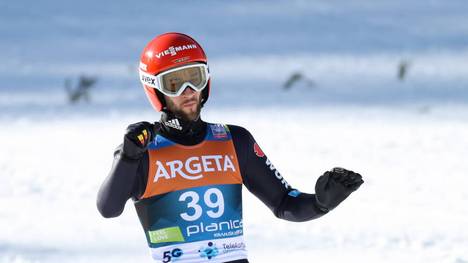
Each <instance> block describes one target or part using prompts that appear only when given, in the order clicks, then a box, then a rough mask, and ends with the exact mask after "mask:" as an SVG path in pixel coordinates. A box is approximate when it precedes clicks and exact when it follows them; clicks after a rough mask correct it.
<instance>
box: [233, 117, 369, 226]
mask: <svg viewBox="0 0 468 263" xmlns="http://www.w3.org/2000/svg"><path fill="white" fill-rule="evenodd" d="M229 129H230V131H231V134H232V138H233V142H234V146H235V148H236V152H237V157H238V160H239V165H240V170H241V173H242V179H243V181H244V185H245V186H246V187H247V189H248V190H249V191H250V192H252V193H253V194H254V195H255V196H257V197H258V198H259V199H260V200H261V201H262V202H263V203H265V204H266V205H267V206H268V207H269V208H270V209H271V211H272V212H273V213H274V214H275V216H277V217H278V218H281V219H285V220H288V221H296V222H302V221H308V220H312V219H315V218H318V217H320V216H322V215H324V214H326V213H327V212H328V211H329V210H331V209H333V208H334V207H331V206H328V204H329V203H330V202H328V200H333V201H335V203H334V204H333V205H335V204H336V205H338V203H339V202H341V201H342V200H344V198H346V197H344V198H342V199H341V200H340V198H341V197H342V196H343V195H345V194H347V195H349V193H343V194H341V193H339V195H338V197H337V196H336V193H334V192H333V191H334V189H335V188H333V187H334V184H333V186H332V188H331V189H330V188H327V187H329V186H330V185H331V184H329V183H328V180H334V179H333V178H332V177H331V176H330V175H329V174H326V175H323V176H321V177H320V182H325V184H323V183H321V184H318V185H316V187H318V186H319V187H321V188H320V189H317V190H319V191H317V192H320V193H322V195H323V193H325V194H327V196H326V197H327V198H325V199H324V198H318V197H317V196H316V195H315V194H308V193H301V192H300V191H298V190H297V189H294V188H292V187H291V186H290V185H289V184H288V183H287V181H286V180H285V179H284V178H283V176H282V175H281V174H280V173H279V171H278V170H277V169H276V168H275V167H274V166H273V164H272V163H271V161H270V160H269V159H268V158H267V156H266V155H265V154H264V153H263V151H262V150H261V149H260V147H259V146H258V144H257V143H256V142H255V139H254V138H253V137H252V135H251V134H250V133H249V132H248V131H247V130H246V129H244V128H242V127H238V126H233V125H229ZM329 173H330V172H329ZM324 176H326V177H324ZM359 177H360V175H359ZM356 180H357V179H356ZM353 182H354V181H353ZM354 183H355V184H354V185H353V186H356V185H358V186H357V187H359V185H360V183H358V182H354ZM357 187H355V189H357ZM322 188H324V189H322ZM325 188H327V189H325ZM355 189H354V190H355ZM340 190H342V189H340ZM347 195H346V196H347ZM329 196H330V197H329ZM318 200H325V201H324V202H323V203H319V202H318ZM337 200H338V201H337Z"/></svg>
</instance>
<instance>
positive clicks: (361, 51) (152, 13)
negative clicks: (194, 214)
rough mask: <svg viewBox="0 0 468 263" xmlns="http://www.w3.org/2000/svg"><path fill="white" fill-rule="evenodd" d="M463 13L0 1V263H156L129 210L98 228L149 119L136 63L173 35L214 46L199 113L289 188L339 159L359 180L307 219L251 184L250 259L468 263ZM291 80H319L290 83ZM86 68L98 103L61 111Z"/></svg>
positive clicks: (452, 5) (446, 4)
mask: <svg viewBox="0 0 468 263" xmlns="http://www.w3.org/2000/svg"><path fill="white" fill-rule="evenodd" d="M467 10H468V4H467V3H466V1H462V0H454V1H442V0H437V1H411V2H408V1H401V0H396V1H379V2H374V1H315V2H314V3H311V2H309V1H299V0H296V1H277V2H274V3H271V2H270V1H259V0H257V1H237V2H221V1H214V0H210V1H203V3H200V2H195V1H190V2H188V1H187V2H179V3H174V1H158V2H157V3H156V2H154V1H139V2H138V4H135V3H134V2H119V3H116V2H115V1H107V0H106V1H89V0H84V1H53V0H45V1H39V2H37V1H36V2H30V1H24V0H20V1H15V2H5V1H4V2H0V58H1V61H2V63H0V80H1V81H0V127H1V129H0V145H1V151H0V263H13V262H14V263H23V262H24V263H26V262H27V263H30V262H47V263H55V262H83V263H84V262H100V263H101V262H136V261H138V262H150V257H149V253H148V251H147V250H146V244H145V240H144V235H143V233H142V231H141V227H140V226H139V222H138V220H137V218H136V215H135V212H134V208H133V207H132V205H131V203H128V205H127V207H126V210H125V212H124V214H123V215H122V216H121V217H119V218H116V219H103V218H101V217H100V215H99V214H98V212H97V210H96V208H95V198H96V193H97V189H98V187H99V185H100V183H101V182H102V180H103V179H104V178H105V176H106V175H107V173H108V171H109V168H110V165H111V162H112V152H113V149H114V147H115V146H116V145H118V144H119V143H120V141H121V139H122V135H123V131H124V129H125V127H126V126H127V125H128V124H129V123H132V122H136V121H140V120H153V121H154V120H157V119H158V114H157V113H155V112H154V111H152V109H151V108H150V106H149V104H148V103H147V101H146V98H145V97H144V94H143V92H142V90H141V87H140V85H139V83H138V82H137V74H136V71H135V70H136V65H137V61H138V56H139V52H140V50H141V49H142V47H143V46H144V44H145V43H146V42H147V41H149V40H150V39H151V38H152V37H153V36H155V35H157V34H159V33H162V32H166V31H181V32H186V33H188V34H191V35H193V36H194V37H195V38H196V39H197V40H199V41H200V42H201V44H202V45H203V46H204V47H205V49H206V51H207V53H208V56H209V59H210V67H211V70H212V73H213V74H212V76H213V92H212V94H211V97H210V100H209V101H208V103H207V107H206V109H205V112H204V119H205V120H207V121H211V122H225V123H232V124H238V125H242V126H245V127H247V128H248V129H249V130H250V131H251V132H252V133H253V134H254V136H255V137H256V139H257V141H258V142H259V144H260V146H261V147H262V148H263V150H264V151H265V152H266V153H267V154H268V156H269V158H270V159H271V160H272V161H273V163H274V164H275V166H276V167H277V168H278V169H279V170H280V171H281V172H282V174H283V175H284V176H285V177H286V179H287V180H288V181H289V183H290V184H292V185H293V186H296V187H298V188H299V189H300V190H302V191H304V192H313V191H314V184H315V180H316V179H317V178H318V176H320V175H321V174H322V173H323V172H324V171H325V170H327V169H330V168H332V167H334V166H338V165H339V166H344V167H346V168H350V169H353V170H355V171H359V172H360V173H362V175H363V176H364V178H365V180H366V183H365V184H364V185H363V186H362V188H361V189H360V190H359V191H358V192H356V193H355V194H353V195H352V196H351V197H350V198H349V199H348V200H347V201H345V202H344V203H343V204H342V205H341V206H340V207H339V208H337V209H336V210H335V211H332V212H331V213H330V214H328V215H326V216H325V217H323V218H321V219H318V220H315V221H311V222H306V223H290V222H283V221H281V220H278V219H276V218H275V217H274V216H273V214H272V213H271V212H270V211H268V209H267V208H266V207H265V206H264V205H263V204H261V202H260V201H258V200H257V199H256V198H255V197H253V196H252V195H251V194H250V193H248V192H245V193H244V199H245V200H244V210H245V211H244V215H245V220H244V221H245V233H246V242H247V245H248V248H249V252H250V259H251V262H343V261H345V260H346V261H347V262H447V263H463V262H468V254H467V251H468V250H466V248H467V247H468V232H467V230H466V227H465V225H466V222H467V218H468V210H467V208H466V207H467V206H466V203H467V201H468V194H467V193H466V190H465V187H464V186H465V185H466V182H467V180H466V178H465V176H466V175H465V174H466V173H465V172H464V171H466V170H468V164H467V163H466V161H464V159H466V158H464V157H465V156H467V154H468V152H467V149H468V147H467V146H468V139H467V137H466V134H467V132H468V105H467V102H468V64H467V62H466V61H468V27H467V25H468V16H466V11H467ZM402 60H408V61H410V66H409V71H408V76H407V78H406V79H405V80H404V81H399V80H398V79H397V77H396V75H397V65H398V64H399V63H400V62H401V61H402ZM294 72H301V73H302V74H304V75H306V76H307V77H309V78H311V79H312V80H313V81H314V83H315V85H314V87H312V88H311V87H307V85H305V84H304V83H302V84H301V83H299V84H298V85H297V86H294V87H293V89H292V90H289V91H284V90H283V89H282V85H283V84H284V83H285V82H286V80H287V79H288V77H289V76H290V75H291V74H292V73H294ZM80 74H86V75H92V76H96V77H98V82H97V84H96V87H95V90H93V93H92V103H91V104H85V103H82V104H78V105H73V106H72V105H68V103H67V101H66V95H65V92H64V90H63V86H64V81H65V79H67V78H69V79H72V80H73V81H76V79H77V78H78V76H79V75H80ZM271 131H274V132H271ZM304 140H305V141H304ZM305 259H307V261H306V260H305Z"/></svg>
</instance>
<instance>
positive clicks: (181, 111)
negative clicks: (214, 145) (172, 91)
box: [164, 87, 201, 121]
mask: <svg viewBox="0 0 468 263" xmlns="http://www.w3.org/2000/svg"><path fill="white" fill-rule="evenodd" d="M164 99H165V100H166V106H167V109H168V110H169V111H171V112H172V113H174V114H175V115H176V116H177V117H179V118H182V119H184V120H189V121H194V120H196V119H198V117H199V116H200V111H201V91H195V90H193V89H191V88H190V87H187V88H186V89H185V90H184V92H182V94H180V96H177V97H169V96H166V95H164Z"/></svg>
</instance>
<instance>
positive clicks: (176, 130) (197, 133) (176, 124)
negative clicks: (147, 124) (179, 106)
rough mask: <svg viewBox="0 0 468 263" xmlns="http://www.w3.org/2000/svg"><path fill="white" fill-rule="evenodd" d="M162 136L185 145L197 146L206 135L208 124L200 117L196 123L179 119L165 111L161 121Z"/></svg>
mask: <svg viewBox="0 0 468 263" xmlns="http://www.w3.org/2000/svg"><path fill="white" fill-rule="evenodd" d="M160 124H161V128H160V133H161V135H162V136H164V137H166V138H168V139H170V140H172V141H174V142H176V143H179V144H183V145H196V144H199V143H201V142H202V141H203V139H204V138H205V135H206V125H207V124H206V122H204V121H202V120H201V118H200V117H198V119H197V120H195V121H187V120H184V119H181V118H178V117H177V116H175V115H174V114H173V113H171V112H167V111H163V112H162V114H161V120H160Z"/></svg>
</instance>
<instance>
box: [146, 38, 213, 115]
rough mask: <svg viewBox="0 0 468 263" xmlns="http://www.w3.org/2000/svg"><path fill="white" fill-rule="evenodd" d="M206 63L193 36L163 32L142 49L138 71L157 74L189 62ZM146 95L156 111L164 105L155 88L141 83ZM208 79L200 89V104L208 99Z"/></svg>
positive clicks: (162, 98) (160, 95)
mask: <svg viewBox="0 0 468 263" xmlns="http://www.w3.org/2000/svg"><path fill="white" fill-rule="evenodd" d="M194 62H198V63H204V64H208V61H207V59H206V55H205V52H204V51H203V49H202V47H201V46H200V44H198V43H197V41H195V40H194V39H193V38H191V37H190V36H187V35H185V34H181V33H175V32H171V33H165V34H162V35H159V36H157V37H156V38H154V39H153V40H151V41H150V42H149V43H148V44H147V45H146V47H145V48H144V49H143V52H142V54H141V58H140V66H139V68H140V71H142V72H144V73H147V74H150V75H153V76H155V75H157V74H159V73H161V72H163V71H166V70H168V69H172V68H176V67H180V66H184V65H186V64H190V63H194ZM143 88H144V90H145V93H146V96H147V97H148V99H149V101H150V103H151V105H152V106H153V108H154V109H155V110H156V111H161V110H162V109H163V108H164V106H165V101H164V96H163V95H162V93H161V92H160V91H158V90H157V89H155V88H153V87H150V86H147V85H145V84H143ZM209 90H210V81H208V84H207V85H206V87H205V88H204V89H203V90H202V105H203V104H205V102H206V101H207V100H208V96H209V92H210V91H209Z"/></svg>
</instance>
